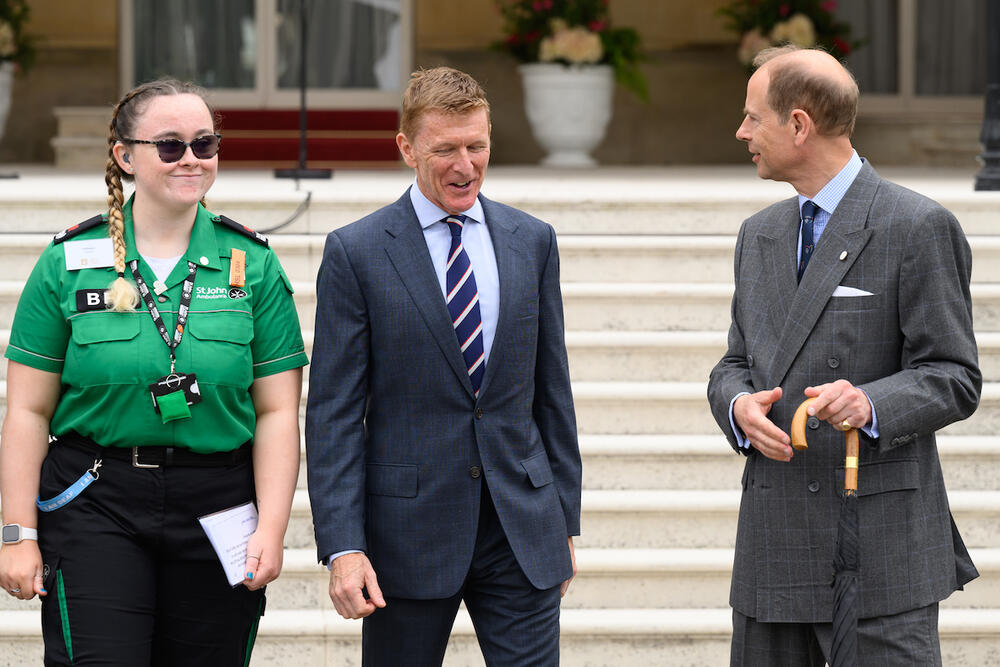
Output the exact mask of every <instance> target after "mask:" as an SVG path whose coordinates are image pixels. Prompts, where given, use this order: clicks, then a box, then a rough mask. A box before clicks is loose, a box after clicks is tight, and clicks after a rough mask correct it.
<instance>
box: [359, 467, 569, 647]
mask: <svg viewBox="0 0 1000 667" xmlns="http://www.w3.org/2000/svg"><path fill="white" fill-rule="evenodd" d="M376 574H378V573H377V572H376ZM462 601H464V602H465V606H466V608H467V609H468V611H469V616H471V617H472V624H473V626H474V627H475V629H476V637H477V639H478V640H479V646H480V648H481V649H482V652H483V657H484V658H485V660H486V664H487V665H488V667H549V666H555V665H558V664H559V604H560V595H559V586H555V587H553V588H549V589H547V590H539V589H537V588H535V587H534V586H532V585H531V582H530V581H528V578H527V577H526V576H525V575H524V572H523V571H522V570H521V566H520V565H518V563H517V559H516V558H515V556H514V552H513V551H512V550H511V548H510V543H509V542H508V541H507V536H506V535H505V534H504V531H503V526H501V525H500V519H499V518H498V517H497V513H496V509H495V508H494V507H493V500H492V499H491V497H490V493H489V490H488V489H487V487H486V483H485V482H483V493H482V501H481V504H480V511H479V529H478V533H477V535H476V546H475V551H474V552H473V555H472V565H471V566H470V568H469V573H468V575H466V579H465V582H464V583H463V585H462V588H461V590H460V591H459V592H458V593H457V594H456V595H454V596H452V597H450V598H446V599H443V600H409V599H403V598H395V597H386V606H385V607H384V608H382V609H376V610H375V612H374V613H373V614H372V615H371V616H368V617H367V618H365V620H364V625H363V626H362V627H363V630H362V647H363V648H362V654H363V655H362V665H363V667H402V666H404V665H405V666H406V667H439V666H440V665H441V663H442V661H443V660H444V654H445V650H446V649H447V648H448V637H449V636H450V635H451V629H452V626H453V625H454V623H455V615H456V614H457V613H458V607H459V604H460V603H461V602H462Z"/></svg>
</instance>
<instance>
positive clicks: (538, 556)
mask: <svg viewBox="0 0 1000 667" xmlns="http://www.w3.org/2000/svg"><path fill="white" fill-rule="evenodd" d="M480 200H481V201H482V204H483V210H484V211H485V214H486V221H487V224H488V225H489V230H490V235H491V237H492V240H493V247H494V251H495V253H496V260H497V270H498V273H499V277H500V315H499V321H498V323H497V332H496V338H495V340H494V343H493V348H492V352H491V356H490V360H489V363H488V365H487V368H486V375H485V377H484V379H483V383H482V387H481V389H480V393H479V399H478V400H477V399H476V398H475V397H474V395H473V392H472V386H471V383H470V381H469V376H468V372H467V370H466V367H465V362H464V360H463V359H462V355H461V352H460V350H459V346H458V339H457V337H456V336H455V331H454V329H453V327H452V324H451V318H450V317H449V315H448V310H447V306H446V305H445V301H444V297H443V295H442V293H441V288H440V285H439V284H438V281H437V277H436V276H435V273H434V268H433V265H432V263H431V258H430V254H429V253H428V250H427V244H426V242H425V240H424V236H423V232H422V230H421V228H420V224H419V222H418V221H417V217H416V214H415V213H414V211H413V206H412V204H411V203H410V198H409V193H406V194H404V195H403V197H401V198H400V199H399V200H398V201H397V202H395V203H394V204H392V205H390V206H387V207H385V208H383V209H381V210H379V211H376V212H375V213H373V214H371V215H369V216H367V217H365V218H363V219H361V220H359V221H357V222H355V223H353V224H351V225H348V226H346V227H344V228H342V229H338V230H336V231H334V232H332V233H330V235H329V236H328V237H327V242H326V249H325V251H324V255H323V262H322V265H321V267H320V270H319V277H318V279H317V305H316V329H315V342H314V344H313V357H312V368H311V370H310V382H309V402H308V408H307V412H306V453H307V458H308V478H309V496H310V499H311V503H312V513H313V523H314V527H315V532H316V543H317V546H318V553H319V556H320V558H325V557H326V556H328V555H330V554H331V553H336V552H338V551H342V550H346V549H360V550H363V551H365V552H366V553H367V554H368V556H369V558H370V559H371V561H372V564H373V566H374V568H375V571H376V574H377V575H378V578H379V584H380V586H381V588H382V590H383V592H384V593H385V594H386V595H389V596H396V597H405V598H414V599H431V598H444V597H449V596H451V595H454V594H455V593H457V592H458V590H459V587H460V586H461V584H462V581H463V580H464V578H465V575H466V573H467V572H468V568H469V564H470V562H471V559H472V553H473V547H474V545H475V539H476V529H477V524H478V518H479V505H480V493H481V483H482V480H481V478H476V477H474V476H473V474H472V473H470V469H472V468H473V467H479V468H481V470H482V475H483V477H485V479H486V482H487V484H488V486H489V489H490V492H491V494H492V497H493V503H494V505H495V507H496V511H497V515H498V516H499V518H500V522H501V524H502V525H503V528H504V531H505V533H506V535H507V538H508V540H509V542H510V545H511V547H512V549H513V551H514V554H515V556H516V558H517V560H518V563H519V564H520V565H521V568H522V569H523V570H524V573H525V574H526V575H527V577H528V579H529V580H530V581H531V583H532V584H533V585H534V586H536V587H538V588H550V587H552V586H554V585H556V584H558V583H560V582H562V581H564V580H565V579H568V578H569V577H570V576H571V574H572V570H571V561H570V555H569V547H568V544H567V537H568V536H570V535H578V534H579V530H580V487H581V465H580V452H579V446H578V443H577V435H576V418H575V414H574V410H573V398H572V393H571V389H570V380H569V369H568V364H567V360H566V348H565V338H564V326H563V310H562V297H561V293H560V288H559V257H558V251H557V248H556V238H555V232H554V231H553V229H552V228H551V227H550V226H549V225H547V224H545V223H543V222H541V221H539V220H537V219H535V218H533V217H531V216H529V215H527V214H525V213H523V212H521V211H518V210H516V209H513V208H510V207H508V206H504V205H502V204H498V203H495V202H492V201H490V200H488V199H486V198H485V197H482V196H481V195H480Z"/></svg>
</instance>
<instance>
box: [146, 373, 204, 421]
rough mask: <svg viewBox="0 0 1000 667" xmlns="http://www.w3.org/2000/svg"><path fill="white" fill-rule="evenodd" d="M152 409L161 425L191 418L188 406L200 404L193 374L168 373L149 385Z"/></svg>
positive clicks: (196, 380) (199, 391)
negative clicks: (158, 417)
mask: <svg viewBox="0 0 1000 667" xmlns="http://www.w3.org/2000/svg"><path fill="white" fill-rule="evenodd" d="M149 393H150V395H151V396H152V397H153V409H154V410H156V413H157V414H158V415H160V417H161V418H162V419H163V423H164V424H166V423H167V422H171V421H174V420H176V419H188V418H189V417H191V408H190V406H192V405H194V404H195V403H200V402H201V390H199V389H198V379H197V378H196V377H195V375H194V373H170V374H169V375H164V376H163V377H161V378H160V379H159V380H157V381H156V382H154V383H153V384H151V385H149Z"/></svg>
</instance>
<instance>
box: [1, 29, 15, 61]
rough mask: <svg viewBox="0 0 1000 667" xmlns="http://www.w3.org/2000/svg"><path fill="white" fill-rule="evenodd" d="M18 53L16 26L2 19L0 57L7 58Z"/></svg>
mask: <svg viewBox="0 0 1000 667" xmlns="http://www.w3.org/2000/svg"><path fill="white" fill-rule="evenodd" d="M15 53H17V42H16V41H15V40H14V28H13V27H12V26H11V25H10V23H8V22H7V21H0V57H2V58H7V57H10V56H12V55H14V54H15Z"/></svg>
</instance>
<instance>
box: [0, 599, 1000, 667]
mask: <svg viewBox="0 0 1000 667" xmlns="http://www.w3.org/2000/svg"><path fill="white" fill-rule="evenodd" d="M560 621H561V622H560V625H561V637H560V657H561V662H562V664H564V665H566V666H567V667H577V666H579V667H584V666H591V665H639V664H645V665H664V666H668V667H674V666H676V667H680V666H684V667H717V666H718V665H723V664H726V662H727V661H728V656H729V643H730V639H731V634H732V612H731V611H730V610H729V609H728V608H717V609H633V608H626V609H565V610H563V611H562V613H561V618H560ZM38 628H39V621H38V615H37V613H36V612H31V611H4V612H0V667H15V666H16V667H21V666H22V665H28V664H39V663H40V662H41V655H42V648H41V638H40V633H39V629H38ZM938 628H939V632H940V636H941V653H942V661H943V664H946V665H950V666H956V667H958V666H970V667H971V666H978V665H992V664H996V657H997V656H998V655H1000V609H998V608H991V609H951V608H945V609H942V610H941V615H940V620H939V623H938ZM360 644H361V623H360V622H359V621H348V620H344V619H342V618H340V616H338V615H337V613H336V612H334V611H331V610H325V609H324V610H288V611H284V610H278V611H270V610H269V611H268V612H267V613H266V615H265V616H264V617H263V618H262V619H261V623H260V628H259V634H258V637H257V643H256V646H255V648H254V654H253V659H252V660H251V662H250V664H251V665H256V666H258V667H262V666H264V665H267V666H268V667H293V666H294V667H332V666H333V665H357V664H360V659H361V647H360ZM483 664H484V662H483V659H482V656H481V654H480V651H479V647H478V645H477V644H476V641H475V632H474V630H473V627H472V622H471V620H470V619H469V617H468V614H467V613H466V612H465V611H464V610H460V611H459V614H458V617H457V618H456V620H455V626H454V628H453V630H452V638H451V641H450V642H449V645H448V652H447V654H446V655H445V659H444V663H443V665H444V667H482V665H483Z"/></svg>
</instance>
